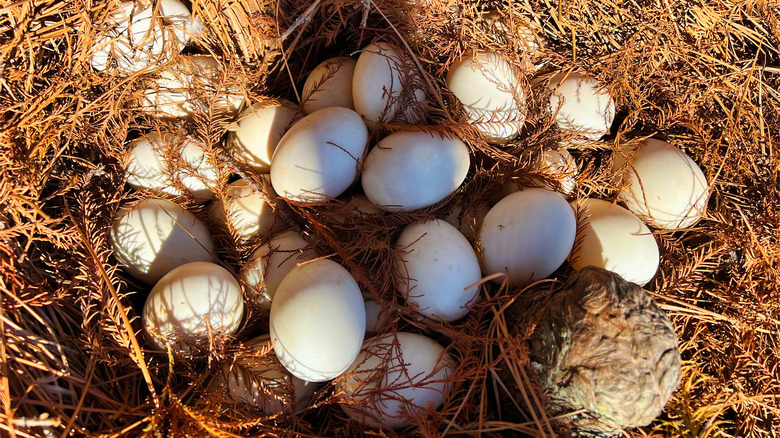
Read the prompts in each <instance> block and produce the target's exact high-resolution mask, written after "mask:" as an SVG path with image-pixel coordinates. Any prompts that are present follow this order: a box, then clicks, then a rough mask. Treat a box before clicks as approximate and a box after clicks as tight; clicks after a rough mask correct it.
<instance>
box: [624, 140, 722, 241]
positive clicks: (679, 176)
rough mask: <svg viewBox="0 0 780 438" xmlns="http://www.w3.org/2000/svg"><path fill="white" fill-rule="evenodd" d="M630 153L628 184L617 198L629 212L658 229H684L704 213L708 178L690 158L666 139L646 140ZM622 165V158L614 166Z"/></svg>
mask: <svg viewBox="0 0 780 438" xmlns="http://www.w3.org/2000/svg"><path fill="white" fill-rule="evenodd" d="M623 154H629V155H632V156H631V158H630V165H629V166H627V167H626V168H625V169H624V170H625V174H624V176H623V183H624V184H627V185H628V187H627V188H626V189H625V190H623V191H621V192H620V195H619V197H620V200H622V201H623V202H624V203H625V204H626V207H628V209H629V210H631V212H632V213H634V214H635V215H637V216H639V218H641V219H642V220H644V221H645V222H647V223H648V224H649V225H652V226H654V227H657V228H663V229H668V230H671V229H677V228H687V227H690V226H691V225H693V224H695V223H696V222H697V221H698V220H699V219H700V218H701V217H702V216H703V215H704V213H705V212H706V210H707V202H708V200H709V195H710V191H709V186H708V184H707V178H706V177H705V176H704V173H703V172H702V170H701V169H700V168H699V166H698V165H697V164H696V162H695V161H693V159H691V157H689V156H688V155H686V154H685V153H683V152H682V151H681V150H679V149H677V148H676V147H674V146H671V145H670V144H669V143H666V142H665V141H661V140H656V139H653V138H650V139H647V140H645V142H644V145H643V146H640V149H639V151H638V152H636V151H634V152H630V151H624V152H623ZM623 165H624V161H623V159H622V157H620V156H618V157H617V159H616V161H615V166H616V168H620V167H621V166H623Z"/></svg>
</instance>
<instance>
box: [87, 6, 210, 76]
mask: <svg viewBox="0 0 780 438" xmlns="http://www.w3.org/2000/svg"><path fill="white" fill-rule="evenodd" d="M158 5H159V6H158V7H155V4H152V3H151V2H147V3H143V4H139V3H136V2H133V1H128V2H123V3H122V5H121V6H120V7H119V8H118V9H117V10H116V11H115V12H114V13H113V14H112V15H111V18H109V20H108V21H109V22H111V23H113V27H111V28H110V29H109V30H108V31H107V32H106V33H103V34H100V35H99V36H98V39H97V41H96V42H95V46H94V48H93V50H94V51H93V53H92V57H91V59H90V62H91V64H92V67H94V68H95V69H96V70H106V69H110V68H111V66H112V65H113V64H112V63H113V62H116V69H117V70H118V71H119V72H121V73H123V74H132V73H135V72H138V71H141V70H144V69H147V68H152V67H155V66H157V65H160V64H164V63H165V62H167V61H168V60H170V59H172V58H173V57H174V56H175V55H176V54H178V53H179V52H181V50H182V49H183V48H184V45H185V44H187V42H188V41H189V39H190V36H191V35H192V34H193V32H197V31H198V28H197V26H194V24H195V23H197V21H194V20H192V15H191V14H190V11H189V10H188V9H187V7H186V6H184V4H183V3H181V2H180V1H178V0H160V2H159V4H158Z"/></svg>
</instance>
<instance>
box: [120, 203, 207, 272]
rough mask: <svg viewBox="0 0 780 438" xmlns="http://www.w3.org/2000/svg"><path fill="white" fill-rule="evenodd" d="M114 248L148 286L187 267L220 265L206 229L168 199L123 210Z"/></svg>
mask: <svg viewBox="0 0 780 438" xmlns="http://www.w3.org/2000/svg"><path fill="white" fill-rule="evenodd" d="M111 245H112V247H113V249H114V256H115V257H116V259H117V260H118V261H119V263H121V264H122V265H123V270H124V271H125V272H126V273H127V274H129V275H131V276H133V277H135V278H137V279H138V280H141V281H143V282H145V283H148V284H154V283H156V282H157V281H158V280H159V279H161V278H162V277H163V276H164V275H165V274H167V273H168V272H170V271H171V270H173V269H174V268H176V267H179V266H181V265H183V264H186V263H190V262H215V261H216V258H215V257H214V255H213V254H215V251H214V241H213V240H212V238H211V233H210V232H209V230H208V228H207V227H206V225H205V224H203V222H201V221H200V220H198V219H197V218H196V217H195V216H194V215H193V214H192V213H190V212H189V211H187V210H185V209H184V208H182V207H181V206H179V205H177V204H174V203H173V202H170V201H166V200H164V199H147V200H144V201H141V202H139V203H138V204H136V205H134V206H133V207H132V208H129V209H123V210H121V211H120V212H119V214H118V215H117V218H116V219H115V221H114V226H113V227H112V228H111Z"/></svg>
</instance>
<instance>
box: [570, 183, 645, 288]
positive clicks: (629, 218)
mask: <svg viewBox="0 0 780 438" xmlns="http://www.w3.org/2000/svg"><path fill="white" fill-rule="evenodd" d="M574 208H575V209H577V210H578V211H581V214H582V215H584V218H585V219H584V224H585V225H584V226H581V227H580V229H579V230H578V233H577V238H576V241H577V243H576V244H575V246H574V249H573V250H572V253H571V255H570V256H569V261H570V263H571V265H572V267H573V268H574V269H576V270H580V269H582V268H584V267H586V266H597V267H599V268H604V269H608V270H610V271H612V272H614V273H616V274H618V275H620V276H621V277H623V278H624V279H625V280H626V281H630V282H632V283H636V284H638V285H640V286H644V285H645V284H647V283H648V282H649V281H650V280H652V279H653V276H654V275H655V271H656V270H657V269H658V263H659V258H658V244H657V243H656V242H655V238H654V237H653V233H651V232H650V229H649V228H647V225H645V224H644V222H642V221H641V220H640V219H639V218H638V217H636V216H634V215H633V214H632V213H631V212H630V211H628V210H626V209H625V208H623V207H621V206H619V205H614V204H612V203H610V202H607V201H602V200H600V199H590V198H586V199H582V200H580V201H577V202H576V203H574Z"/></svg>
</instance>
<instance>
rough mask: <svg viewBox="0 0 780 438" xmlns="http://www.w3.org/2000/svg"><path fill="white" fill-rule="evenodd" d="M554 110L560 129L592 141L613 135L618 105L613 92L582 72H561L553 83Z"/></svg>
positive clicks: (551, 100)
mask: <svg viewBox="0 0 780 438" xmlns="http://www.w3.org/2000/svg"><path fill="white" fill-rule="evenodd" d="M550 89H551V90H553V93H552V94H551V95H550V110H551V111H552V113H553V114H554V115H555V122H556V123H557V124H558V127H559V128H560V129H562V130H563V131H566V132H571V133H574V134H577V135H579V136H581V137H583V138H585V139H588V140H598V139H600V138H601V137H603V136H604V135H606V134H608V133H609V128H610V126H612V121H613V120H614V119H615V103H614V101H613V100H612V97H610V95H609V91H608V90H607V89H606V88H604V87H603V86H602V85H601V84H600V83H598V82H597V81H596V80H595V79H593V78H591V77H587V76H584V75H583V74H582V73H576V72H575V73H559V74H557V75H555V76H553V78H552V79H551V81H550Z"/></svg>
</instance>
